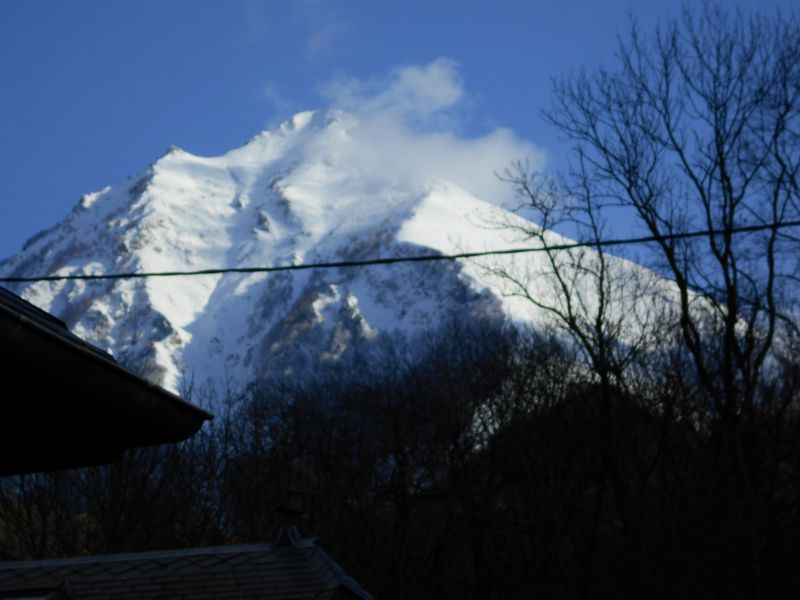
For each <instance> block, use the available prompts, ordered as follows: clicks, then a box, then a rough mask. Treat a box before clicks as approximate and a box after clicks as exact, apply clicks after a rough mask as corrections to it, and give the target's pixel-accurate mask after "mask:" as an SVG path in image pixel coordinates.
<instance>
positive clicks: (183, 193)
mask: <svg viewBox="0 0 800 600" xmlns="http://www.w3.org/2000/svg"><path fill="white" fill-rule="evenodd" d="M357 127H358V121H357V120H356V119H355V118H354V117H352V116H350V115H348V114H345V113H341V112H337V111H320V112H305V113H300V114H298V115H296V116H295V117H293V118H292V119H291V120H290V121H288V122H286V123H284V124H282V125H280V126H279V127H277V128H275V129H272V130H269V131H266V132H263V133H261V134H259V135H257V136H256V137H254V138H253V139H251V140H250V141H249V142H248V143H246V144H245V145H244V146H242V147H240V148H237V149H235V150H232V151H231V152H228V153H227V154H224V155H222V156H218V157H200V156H194V155H192V154H189V153H187V152H185V151H183V150H180V149H178V148H172V149H170V150H169V151H168V152H167V153H166V154H165V155H164V156H162V157H161V158H160V159H158V160H157V161H156V162H155V163H154V164H153V165H152V166H151V167H150V168H149V169H147V170H146V171H145V172H144V173H141V174H139V175H138V176H135V177H131V178H129V179H128V180H127V181H125V182H123V183H121V184H119V185H115V186H113V187H107V188H105V189H103V190H100V191H98V192H95V193H92V194H87V195H86V196H84V197H83V198H82V199H81V200H80V202H79V203H78V204H77V205H76V206H75V207H74V209H73V210H72V212H71V213H70V214H69V215H68V216H67V217H66V218H65V219H64V221H63V222H62V223H60V224H59V225H57V226H56V227H53V228H52V229H49V230H47V231H44V232H41V233H39V234H37V235H36V236H34V237H33V238H32V239H30V240H29V241H28V242H27V243H26V245H25V247H24V248H23V250H22V251H21V252H20V253H19V254H17V255H16V256H13V257H11V258H9V259H7V260H5V261H3V262H0V274H2V275H5V276H30V275H45V274H73V273H111V272H129V271H147V272H151V271H176V270H199V269H217V268H227V267H243V266H270V265H290V264H301V263H314V262H323V261H340V260H360V259H371V258H377V257H390V256H406V255H415V254H429V253H431V252H441V253H453V252H463V251H476V250H477V251H480V250H484V249H490V248H511V247H515V246H524V245H530V242H529V241H526V240H525V239H524V238H523V237H520V236H519V234H518V233H514V232H513V231H512V230H511V229H508V228H502V227H498V224H500V223H506V224H509V223H510V224H516V225H521V226H525V227H532V226H533V225H532V224H530V223H527V222H525V221H523V220H522V219H521V218H520V217H518V216H516V215H514V214H511V213H508V212H506V211H505V210H503V209H501V208H499V207H498V206H497V205H496V204H492V203H490V202H486V201H484V200H485V199H484V200H482V199H479V198H476V197H475V196H474V195H472V194H471V193H470V191H468V190H466V189H464V188H463V187H460V186H459V185H457V184H456V183H455V182H453V181H452V180H448V179H444V178H437V177H432V176H427V175H426V176H424V177H417V178H414V177H408V178H399V177H398V176H397V174H396V170H391V169H386V170H382V169H381V168H380V166H379V165H378V166H377V167H376V165H375V163H374V161H368V160H365V161H364V163H363V166H359V165H360V163H359V161H358V160H353V157H352V156H351V155H350V154H351V150H352V148H351V146H352V142H353V136H354V135H355V132H356V131H357ZM345 156H347V159H346V160H345V159H344V158H343V157H345ZM487 158H489V157H487ZM402 159H403V157H398V159H397V160H399V161H402ZM493 168H496V165H493V164H491V163H490V162H487V170H489V171H491V170H492V169H493ZM489 200H493V199H489ZM552 240H553V242H558V241H562V240H561V238H559V237H558V236H556V235H555V234H553V236H552ZM492 260H494V261H495V262H494V264H499V265H502V266H504V267H507V268H512V267H514V265H516V266H515V267H514V268H520V265H521V267H522V268H523V269H524V270H525V271H526V272H535V271H536V268H537V267H536V264H537V261H541V260H543V256H542V255H540V254H526V255H519V256H517V257H516V258H511V257H507V258H503V259H500V258H494V259H492ZM498 261H499V262H498ZM507 285H508V284H507V282H504V280H503V279H502V278H498V277H496V276H494V275H491V274H489V273H488V272H487V270H486V268H485V264H479V263H477V262H475V261H458V262H444V261H443V262H421V263H412V264H395V265H384V266H373V267H368V268H340V269H325V270H322V269H315V270H305V271H293V272H280V273H270V274H264V273H255V274H224V275H204V276H196V277H168V278H159V277H155V278H147V279H131V280H112V281H90V282H83V281H68V282H63V281H62V282H39V283H35V284H29V285H18V286H14V289H15V291H17V292H18V293H20V294H21V295H22V296H23V297H25V298H26V299H28V300H29V301H31V302H33V303H34V304H36V305H38V306H40V307H41V308H43V309H45V310H47V311H49V312H51V313H53V314H55V315H57V316H59V317H60V318H62V319H63V320H64V321H65V322H66V323H67V325H68V326H69V327H70V328H71V329H72V330H73V331H74V332H75V333H76V334H77V335H79V336H80V337H82V338H84V339H86V340H88V341H90V342H91V343H93V344H95V345H97V346H99V347H101V348H103V349H105V350H108V351H110V352H111V353H112V354H113V355H114V356H115V357H116V358H117V359H118V360H119V361H121V362H122V363H124V364H126V365H128V366H129V367H131V368H133V369H135V370H138V371H139V372H141V373H143V374H144V375H145V376H146V377H148V378H150V379H151V380H153V381H155V382H157V383H160V384H161V385H164V386H165V387H167V388H171V389H178V388H179V387H180V385H181V378H182V377H187V376H190V377H193V378H194V380H195V381H198V380H199V381H205V380H207V379H210V380H212V381H216V382H222V381H224V380H225V379H227V380H230V381H236V382H241V381H249V380H252V379H253V378H255V377H258V376H262V375H283V374H292V373H295V374H296V373H301V372H304V371H305V370H308V369H314V368H315V367H316V366H318V365H320V364H323V363H324V364H331V363H335V362H336V361H339V360H342V358H343V357H345V356H346V355H347V354H348V353H351V352H353V351H354V349H361V350H364V349H368V348H369V345H370V344H372V343H375V342H376V341H377V340H378V339H379V338H380V337H381V336H404V337H405V338H406V339H408V340H413V339H414V337H415V336H419V335H424V334H425V332H430V331H431V330H433V329H435V327H436V326H437V324H439V323H440V322H442V321H444V320H449V319H453V318H457V319H475V318H489V319H495V320H498V321H499V320H502V319H512V320H516V321H522V322H537V321H540V320H541V318H542V315H541V314H539V313H537V311H536V310H535V309H534V307H533V305H532V304H531V303H530V302H528V301H525V300H522V299H520V298H518V297H510V296H508V295H507V294H506V293H505V292H507V291H509V290H508V288H507V287H505V288H504V286H507ZM538 293H541V294H545V295H546V294H547V293H548V292H547V290H544V289H542V290H539V292H538Z"/></svg>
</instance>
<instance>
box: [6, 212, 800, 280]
mask: <svg viewBox="0 0 800 600" xmlns="http://www.w3.org/2000/svg"><path fill="white" fill-rule="evenodd" d="M787 227H800V220H798V221H785V222H781V223H767V224H762V225H748V226H742V227H733V228H731V229H728V230H726V231H724V232H723V231H717V230H714V229H705V230H702V231H688V232H682V233H670V234H665V235H661V236H655V235H650V236H643V237H636V238H616V239H609V240H598V241H591V242H572V243H569V244H554V245H552V246H550V245H545V246H537V247H535V248H508V249H503V250H483V251H479V252H460V253H458V254H421V255H418V256H394V257H387V258H372V259H367V260H344V261H334V262H319V263H305V264H299V265H280V266H275V267H231V268H227V269H200V270H198V271H156V272H141V273H136V272H133V273H102V274H96V275H91V274H75V275H42V276H38V277H0V283H34V282H37V281H69V280H82V281H94V280H104V279H143V278H146V277H189V276H197V275H221V274H224V273H277V272H281V271H304V270H308V269H342V268H353V267H371V266H375V265H393V264H398V263H417V262H432V261H443V260H448V261H454V260H458V259H463V258H480V257H483V256H503V255H510V254H529V253H534V252H552V251H555V250H573V249H576V248H601V247H604V246H625V245H629V244H645V243H650V242H658V241H672V240H682V239H689V238H696V237H706V236H710V235H720V234H723V233H730V234H739V233H754V232H758V231H768V230H778V229H785V228H787Z"/></svg>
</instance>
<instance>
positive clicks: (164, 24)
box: [0, 0, 796, 257]
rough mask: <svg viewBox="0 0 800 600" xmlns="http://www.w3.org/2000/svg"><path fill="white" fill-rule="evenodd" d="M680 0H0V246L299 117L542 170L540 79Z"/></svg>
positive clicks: (789, 2)
mask: <svg viewBox="0 0 800 600" xmlns="http://www.w3.org/2000/svg"><path fill="white" fill-rule="evenodd" d="M723 4H725V5H726V6H730V7H735V6H741V7H742V8H743V9H745V10H752V9H755V8H758V9H760V10H766V11H774V10H776V9H778V8H782V9H784V10H787V9H791V8H792V7H793V6H794V5H795V4H796V1H795V0H760V1H759V2H755V1H748V2H743V3H742V2H740V3H736V2H733V1H732V0H725V1H724V2H723ZM681 5H682V3H681V2H680V1H679V0H660V1H655V0H650V1H641V0H640V1H637V2H632V1H631V0H627V1H623V0H604V1H599V0H594V1H592V0H561V1H560V2H546V3H545V2H539V1H535V0H529V1H527V2H526V1H511V0H495V1H494V2H491V3H489V2H477V1H473V0H460V1H450V0H446V1H435V0H427V1H425V2H421V1H416V0H414V1H405V2H385V1H377V0H374V1H367V0H352V1H350V0H340V1H334V0H285V1H266V0H225V1H223V0H217V1H211V0H158V1H153V0H137V1H136V2H126V1H123V0H80V1H78V0H73V1H68V0H0V89H2V90H3V93H2V94H0V182H2V185H0V257H5V256H8V255H10V254H12V253H14V252H16V251H18V250H19V248H20V247H21V245H22V243H23V242H24V241H25V240H26V239H27V238H28V237H30V236H31V235H32V234H34V233H35V232H36V231H38V230H40V229H42V228H44V227H49V226H51V225H53V224H55V223H56V222H58V221H59V220H60V219H61V218H63V217H64V215H65V214H66V213H67V212H68V211H69V210H70V208H71V207H72V206H73V205H74V204H75V203H76V202H77V200H78V198H79V197H80V196H81V195H82V194H84V193H87V192H90V191H94V190H96V189H99V188H102V187H104V186H105V185H109V184H113V183H115V182H117V181H120V180H122V179H124V178H125V177H127V176H128V175H131V174H134V173H135V172H137V171H140V170H142V169H144V168H145V167H147V166H148V165H149V164H150V163H152V162H153V161H154V160H155V159H156V158H157V157H158V156H159V155H161V154H162V153H163V152H164V151H165V150H166V149H167V147H169V146H170V145H172V144H174V145H177V146H180V147H182V148H185V149H186V150H188V151H190V152H193V153H196V154H205V155H213V154H219V153H222V152H224V151H226V150H229V149H231V148H233V147H235V146H238V145H240V144H242V143H243V142H245V141H246V140H247V139H248V138H250V137H251V136H252V135H254V134H255V133H257V132H258V131H260V130H262V129H264V128H266V127H268V126H269V125H271V124H274V123H276V122H279V121H280V120H282V119H283V118H285V117H288V116H290V115H291V114H293V113H294V112H297V111H300V110H307V109H313V108H325V107H342V108H347V109H351V110H355V111H356V112H357V111H359V110H372V111H383V110H386V111H392V110H394V111H400V112H402V114H401V115H400V117H399V118H401V119H403V120H405V121H410V123H407V125H408V126H409V127H416V128H435V129H437V130H441V131H446V132H447V133H448V135H451V136H453V137H454V138H456V139H469V138H472V137H476V136H484V135H487V134H490V133H491V132H494V131H495V130H497V129H498V128H504V129H507V130H509V132H510V133H511V135H513V137H514V138H515V139H516V140H517V141H520V140H524V141H527V142H529V143H530V144H533V145H534V146H535V147H536V148H538V149H539V150H540V151H541V152H543V153H544V155H545V156H546V157H547V164H549V165H550V166H551V167H553V168H557V167H558V166H560V165H563V163H564V157H565V155H566V152H567V151H568V148H567V147H566V146H565V145H564V144H562V143H561V141H560V140H559V137H558V135H557V133H556V132H555V131H553V130H552V129H551V128H550V127H549V126H548V125H546V124H545V123H544V122H543V120H542V118H541V116H540V114H539V110H540V108H542V107H543V106H545V105H546V104H547V102H548V100H549V97H550V90H551V85H550V80H551V78H552V77H556V76H559V75H563V74H567V73H569V72H570V71H571V70H576V69H579V68H582V67H584V68H587V69H592V68H594V67H596V66H598V65H599V64H601V63H605V64H612V63H613V58H614V50H615V48H616V43H617V41H616V40H617V35H618V34H624V33H625V31H626V30H627V27H628V23H629V14H633V15H635V16H636V18H637V19H638V20H639V22H640V25H641V26H642V28H643V29H644V30H645V31H649V30H651V29H652V27H653V26H654V24H655V23H656V21H657V19H658V18H660V17H664V16H673V15H676V14H678V13H679V11H680V8H681ZM409 80H413V81H415V82H417V83H418V84H419V83H420V82H421V84H422V85H424V86H426V87H425V88H424V90H425V94H424V98H423V102H422V106H421V107H420V105H419V103H417V104H414V106H413V108H408V106H406V104H408V103H409V102H411V100H410V99H409V98H410V96H409V95H408V89H409V87H408V85H407V84H408V82H409ZM404 85H405V87H403V86H404ZM412 89H413V90H414V95H413V98H414V100H413V101H414V102H417V100H419V98H418V97H417V96H418V91H419V88H412ZM404 102H405V103H406V104H403V103H404ZM398 107H399V108H398ZM442 108H443V109H442ZM432 113H435V117H436V118H432ZM514 147H517V146H514Z"/></svg>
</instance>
